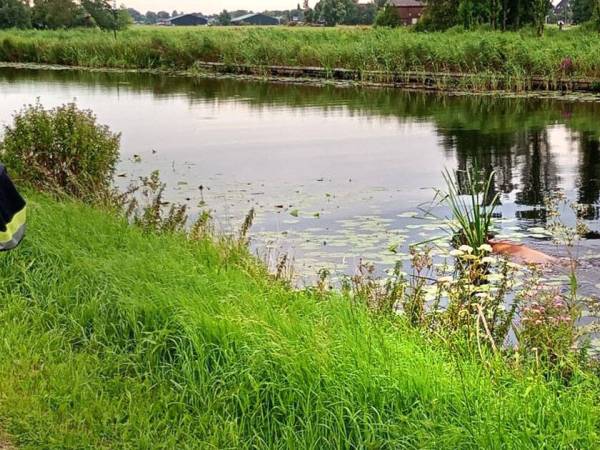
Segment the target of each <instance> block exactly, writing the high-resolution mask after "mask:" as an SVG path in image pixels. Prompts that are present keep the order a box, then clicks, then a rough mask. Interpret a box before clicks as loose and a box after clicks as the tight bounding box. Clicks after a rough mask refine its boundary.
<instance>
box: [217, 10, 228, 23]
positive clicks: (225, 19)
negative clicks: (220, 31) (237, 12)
mask: <svg viewBox="0 0 600 450" xmlns="http://www.w3.org/2000/svg"><path fill="white" fill-rule="evenodd" d="M217 22H218V23H219V25H223V26H225V25H231V14H229V13H228V12H227V10H226V9H224V10H223V11H221V13H220V14H219V17H217Z"/></svg>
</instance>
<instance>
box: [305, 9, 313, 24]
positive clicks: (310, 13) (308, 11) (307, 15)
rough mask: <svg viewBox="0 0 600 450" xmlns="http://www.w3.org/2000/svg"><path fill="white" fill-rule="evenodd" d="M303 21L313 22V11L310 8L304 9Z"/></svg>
mask: <svg viewBox="0 0 600 450" xmlns="http://www.w3.org/2000/svg"><path fill="white" fill-rule="evenodd" d="M304 21H305V22H306V23H314V22H315V11H314V10H312V9H310V8H309V9H305V10H304Z"/></svg>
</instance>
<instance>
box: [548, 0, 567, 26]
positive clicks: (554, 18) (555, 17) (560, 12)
mask: <svg viewBox="0 0 600 450" xmlns="http://www.w3.org/2000/svg"><path fill="white" fill-rule="evenodd" d="M552 13H553V14H551V16H550V18H549V19H550V21H551V22H556V23H559V22H562V24H563V25H565V24H570V23H571V22H572V21H573V20H572V19H573V9H572V6H571V2H570V0H561V1H560V2H559V3H558V5H556V6H555V7H554V8H553V9H552Z"/></svg>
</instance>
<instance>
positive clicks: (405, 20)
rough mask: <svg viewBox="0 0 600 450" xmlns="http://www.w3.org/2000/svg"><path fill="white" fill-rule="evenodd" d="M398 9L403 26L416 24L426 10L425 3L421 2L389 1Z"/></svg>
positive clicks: (412, 0)
mask: <svg viewBox="0 0 600 450" xmlns="http://www.w3.org/2000/svg"><path fill="white" fill-rule="evenodd" d="M388 1H389V4H390V5H391V6H393V7H394V8H395V9H396V12H397V14H398V16H399V17H400V20H401V21H402V24H403V25H414V24H416V23H417V22H418V21H419V19H420V18H421V16H422V15H423V11H424V10H425V3H424V2H422V1H420V0H388Z"/></svg>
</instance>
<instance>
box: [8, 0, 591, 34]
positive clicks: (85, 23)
mask: <svg viewBox="0 0 600 450" xmlns="http://www.w3.org/2000/svg"><path fill="white" fill-rule="evenodd" d="M30 1H33V3H30ZM425 4H426V8H425V13H424V15H423V17H422V18H421V20H420V21H419V23H418V24H417V25H416V27H415V29H416V30H417V31H442V30H447V29H449V28H453V27H460V28H463V29H474V28H481V27H487V28H490V29H493V30H518V29H521V28H523V27H533V28H534V29H535V30H536V31H537V33H538V34H539V35H541V34H542V33H543V30H544V24H545V22H546V20H547V17H548V16H549V15H550V16H551V15H552V11H553V7H552V3H551V0H425ZM561 5H563V10H562V11H561V12H560V13H559V15H560V17H555V20H567V21H572V22H574V23H577V24H584V23H590V24H591V26H592V27H593V28H595V29H596V30H598V31H600V0H565V1H564V2H563V3H561ZM250 12H252V11H246V10H238V11H231V12H228V11H225V10H224V11H222V12H221V13H220V14H216V15H214V16H208V17H213V18H214V19H215V20H216V23H217V24H220V25H228V24H229V23H230V22H231V20H232V18H235V17H239V16H242V15H245V14H248V13H250ZM180 14H181V13H179V12H178V11H177V10H174V11H172V12H171V13H169V12H167V11H158V12H154V11H147V12H146V13H141V12H140V11H137V10H135V9H133V8H127V9H126V8H125V7H120V8H116V7H115V6H114V5H113V4H112V1H111V0H78V1H76V0H0V28H31V27H33V28H40V29H46V28H47V29H56V28H71V27H100V28H102V29H112V30H118V29H123V28H125V27H127V25H128V24H129V23H131V22H132V21H133V22H136V23H141V24H156V23H158V22H160V21H161V20H166V19H169V18H172V17H175V16H178V15H180ZM265 14H268V15H271V16H274V17H280V18H283V21H284V22H292V23H293V22H305V23H313V24H321V25H327V26H334V25H338V24H343V25H361V24H362V25H371V24H375V25H377V26H387V27H395V26H400V25H401V21H400V17H399V15H398V13H397V11H396V9H395V8H394V7H393V6H392V5H390V4H389V2H388V0H373V1H372V2H371V3H367V4H363V3H359V2H358V0H319V1H318V2H317V3H316V4H315V6H314V7H313V8H310V7H309V6H308V1H306V0H304V4H303V5H302V6H301V5H300V4H298V5H297V7H296V9H291V10H281V11H265Z"/></svg>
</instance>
